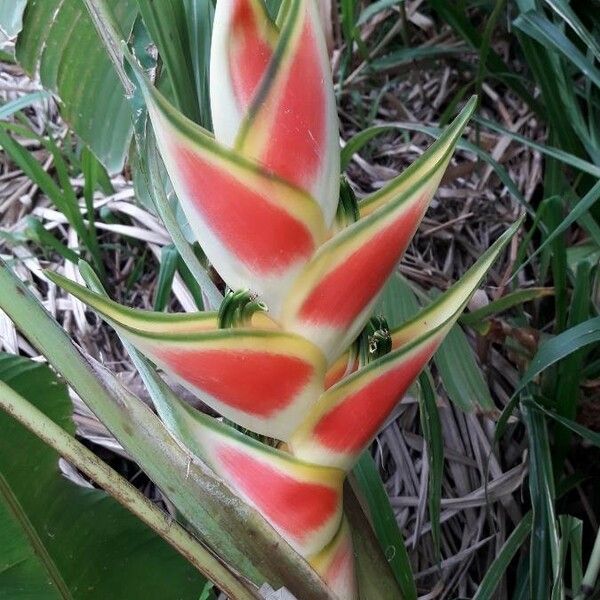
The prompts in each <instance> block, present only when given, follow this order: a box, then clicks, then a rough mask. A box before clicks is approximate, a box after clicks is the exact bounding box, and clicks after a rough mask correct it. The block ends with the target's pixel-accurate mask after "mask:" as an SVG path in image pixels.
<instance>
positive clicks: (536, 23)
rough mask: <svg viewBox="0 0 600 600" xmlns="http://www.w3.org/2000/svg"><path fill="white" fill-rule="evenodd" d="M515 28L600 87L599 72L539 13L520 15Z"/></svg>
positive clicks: (532, 12) (531, 12)
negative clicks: (559, 54) (553, 51)
mask: <svg viewBox="0 0 600 600" xmlns="http://www.w3.org/2000/svg"><path fill="white" fill-rule="evenodd" d="M513 23H514V25H515V27H517V28H519V29H520V30H521V31H523V32H524V33H526V34H527V35H528V36H530V37H532V38H533V39H534V40H536V41H537V42H539V43H540V44H542V45H543V46H544V47H546V48H552V49H554V50H556V51H557V52H559V53H561V54H562V55H563V56H565V57H566V58H567V59H568V60H569V61H570V62H572V63H573V64H574V65H575V66H576V67H577V68H578V69H579V70H580V71H581V72H582V73H583V74H584V75H585V76H586V77H587V78H588V79H589V80H590V81H591V82H592V83H593V84H594V85H596V86H597V87H600V71H599V70H598V69H597V68H596V67H595V66H594V64H593V63H592V62H591V61H590V60H588V58H587V57H586V56H585V55H584V54H582V53H581V52H580V51H579V50H578V49H577V47H576V46H575V45H574V44H573V42H571V40H569V38H567V36H566V35H565V34H564V33H563V32H562V31H561V29H560V28H559V27H558V26H557V25H555V24H554V23H552V22H551V21H550V20H548V19H547V18H546V17H545V16H544V15H543V14H542V13H541V12H536V11H530V12H526V13H522V14H521V15H519V16H518V17H517V18H516V19H515V20H514V22H513Z"/></svg>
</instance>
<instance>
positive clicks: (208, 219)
mask: <svg viewBox="0 0 600 600" xmlns="http://www.w3.org/2000/svg"><path fill="white" fill-rule="evenodd" d="M131 64H132V67H133V68H134V71H135V73H136V77H137V81H138V83H139V85H140V87H141V88H142V91H143V93H144V97H145V99H146V104H147V106H148V112H149V115H150V118H151V121H152V125H153V127H154V131H155V133H156V138H157V144H158V148H159V150H160V153H161V156H162V158H163V160H164V162H165V166H166V167H167V171H168V173H169V176H170V178H171V181H172V183H173V187H174V188H175V191H176V192H177V196H178V198H179V201H180V202H181V205H182V207H183V209H184V212H185V214H186V216H187V219H188V221H189V222H190V225H191V227H192V229H193V231H194V234H195V235H196V237H197V239H198V241H199V242H200V243H201V245H202V248H203V250H204V252H205V253H206V256H207V257H208V259H209V260H210V261H211V263H212V264H213V265H214V267H215V268H216V269H217V271H218V272H219V273H220V275H221V276H222V277H223V279H224V280H225V281H226V282H227V284H228V285H229V287H231V288H232V289H251V290H252V291H253V292H255V293H257V294H258V295H259V296H260V297H261V298H262V299H263V300H264V301H265V302H266V303H267V304H268V305H269V307H270V308H271V309H272V310H273V311H274V313H275V314H276V313H277V310H278V307H279V305H280V303H281V298H282V295H283V294H284V293H285V290H286V289H287V287H288V286H289V284H290V283H291V281H292V280H293V279H294V278H295V276H296V275H297V273H298V272H299V270H300V269H301V268H302V267H303V266H304V264H305V263H306V261H307V260H308V258H309V257H310V256H312V254H313V253H314V251H315V250H316V248H318V246H319V245H320V244H321V243H322V241H323V240H324V238H325V235H326V230H325V224H324V221H323V217H322V214H321V209H320V207H319V205H318V204H317V203H316V202H315V200H314V199H313V198H312V197H311V196H310V195H309V194H307V193H306V192H304V191H302V190H301V189H299V188H297V187H295V186H294V185H292V184H290V183H288V182H287V181H284V180H283V179H281V178H279V177H277V176H276V175H273V174H270V173H268V172H266V171H265V170H263V169H262V168H261V167H260V166H259V165H257V164H255V163H254V162H252V161H249V160H246V159H244V158H243V157H241V156H239V155H238V154H236V153H234V152H232V151H231V150H229V149H227V148H226V147H224V146H222V145H221V144H219V143H218V142H216V141H215V140H214V138H213V137H212V135H211V134H210V133H208V132H207V131H205V130H204V129H202V128H201V127H200V126H198V125H196V124H195V123H193V122H192V121H190V120H189V119H187V118H186V117H185V116H184V115H182V114H181V113H180V112H179V111H177V110H176V109H175V108H174V107H173V106H172V105H171V104H170V103H169V101H168V100H167V99H166V98H165V97H164V96H163V95H162V94H161V93H160V92H159V91H158V90H156V89H155V88H153V87H152V86H151V85H150V84H149V82H148V81H147V80H146V78H145V76H144V75H143V74H142V73H141V71H140V70H139V67H138V66H137V65H136V64H135V61H134V60H131Z"/></svg>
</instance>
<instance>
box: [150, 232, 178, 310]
mask: <svg viewBox="0 0 600 600" xmlns="http://www.w3.org/2000/svg"><path fill="white" fill-rule="evenodd" d="M178 262H179V253H178V252H177V249H176V248H175V246H173V245H172V244H171V245H169V246H164V247H163V248H162V250H161V252H160V269H159V270H158V281H157V282H156V289H155V290H154V310H155V311H156V312H162V311H163V310H165V308H166V307H167V304H168V303H169V297H170V295H171V287H172V285H173V278H174V277H175V271H176V270H177V264H178Z"/></svg>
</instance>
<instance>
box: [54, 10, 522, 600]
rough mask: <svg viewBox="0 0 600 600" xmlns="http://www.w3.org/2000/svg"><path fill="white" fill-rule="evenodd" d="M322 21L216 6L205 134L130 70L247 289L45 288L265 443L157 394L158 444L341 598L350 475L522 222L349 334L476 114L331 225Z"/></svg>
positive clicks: (351, 594) (331, 141) (188, 190)
mask: <svg viewBox="0 0 600 600" xmlns="http://www.w3.org/2000/svg"><path fill="white" fill-rule="evenodd" d="M321 25H322V24H321V23H320V22H319V11H318V8H317V5H316V2H315V0H284V1H283V4H282V9H281V13H280V15H279V17H278V18H277V19H276V21H275V22H273V21H272V20H271V18H270V17H269V14H268V12H267V10H266V8H265V5H264V3H263V0H217V5H216V12H215V23H214V33H213V40H212V54H211V103H212V117H213V124H214V128H215V134H214V135H213V134H212V133H210V132H208V131H206V130H204V129H202V128H201V127H200V126H198V125H197V124H196V123H193V122H192V121H190V120H189V119H187V118H186V117H185V116H184V115H183V114H181V113H180V112H179V111H178V110H177V109H176V108H174V107H173V106H172V105H171V104H170V103H169V101H168V100H167V99H166V98H165V97H164V96H163V95H162V94H161V93H160V92H158V91H157V90H156V89H155V88H154V87H153V86H152V85H151V84H150V82H149V81H148V79H147V78H146V76H145V75H144V74H143V72H142V71H141V70H140V68H139V66H137V64H136V62H135V59H133V58H131V57H129V60H130V61H131V64H132V67H133V70H134V72H135V76H136V80H137V82H138V85H139V87H140V89H141V91H142V92H143V94H144V97H145V99H146V104H147V107H148V113H149V116H150V120H151V122H152V126H153V128H154V132H155V135H156V139H157V146H158V148H159V150H160V153H161V155H162V158H163V161H164V163H165V166H166V169H167V171H168V173H169V176H170V178H171V181H172V183H173V187H174V189H175V191H176V193H177V196H178V198H179V201H180V203H181V206H182V208H183V210H184V212H185V214H186V216H187V219H188V221H189V223H190V226H191V228H192V230H193V232H194V234H195V235H196V237H197V239H198V241H199V242H200V244H201V246H202V248H203V250H204V252H205V254H206V256H207V257H208V259H209V260H210V262H211V263H212V265H213V266H214V267H215V269H216V270H217V271H218V272H219V274H220V275H221V277H222V278H223V280H224V281H225V282H226V284H227V286H228V287H229V288H230V289H232V290H235V291H240V290H243V293H241V294H238V293H236V294H233V295H229V296H227V297H226V299H225V301H224V303H223V306H222V307H221V311H220V312H218V313H217V312H211V313H196V314H183V315H182V314H162V313H160V314H159V313H152V312H148V311H139V310H134V309H131V308H125V307H121V306H119V305H118V304H117V303H115V302H113V301H111V300H107V299H106V298H104V297H103V296H100V295H98V294H95V293H93V292H91V291H89V290H87V289H86V288H84V287H82V286H79V285H78V284H76V283H74V282H71V281H69V280H67V279H65V278H64V277H61V276H60V275H56V274H49V275H48V276H49V278H50V279H52V280H53V281H55V282H56V283H57V284H59V285H61V286H62V287H63V288H65V289H66V290H68V291H69V292H71V293H72V294H73V295H75V296H77V297H78V298H80V299H81V300H83V301H84V302H86V303H87V304H89V305H90V306H91V307H93V308H94V309H95V310H96V311H97V312H98V313H99V314H100V315H101V316H102V317H103V318H104V319H105V320H106V321H107V322H108V323H109V324H111V325H112V326H113V327H114V328H115V329H116V331H117V332H118V333H119V334H120V335H121V336H122V337H123V338H124V339H125V340H127V341H129V342H130V343H131V344H133V345H134V346H135V347H136V348H137V349H139V350H140V351H141V352H143V353H144V354H145V355H146V356H147V357H148V358H149V359H151V360H152V361H153V362H154V363H155V364H156V365H157V366H158V367H160V368H161V369H162V370H163V371H164V372H165V373H167V374H169V375H170V376H171V377H172V378H174V379H175V380H177V381H178V382H180V383H181V384H182V385H184V386H185V387H187V388H188V389H189V390H191V391H192V392H193V393H195V394H196V395H197V396H198V397H199V398H200V399H202V400H203V401H204V402H205V403H206V404H207V405H209V406H210V407H212V408H213V409H214V410H215V411H217V412H218V413H219V414H221V415H222V416H223V417H225V418H226V419H228V420H229V421H232V422H233V423H235V424H236V425H237V426H239V427H241V428H243V429H245V430H249V431H251V432H254V433H256V434H260V435H262V436H265V437H267V438H270V440H271V441H270V443H269V444H267V443H263V441H259V440H258V439H253V438H252V437H250V436H249V435H247V434H246V433H243V432H242V431H238V430H236V429H235V428H233V427H231V426H230V425H228V424H226V423H222V422H220V421H218V420H215V419H214V418H212V417H209V416H207V415H205V414H203V413H201V412H199V411H197V410H196V409H194V408H192V407H190V406H188V405H187V404H185V403H184V402H182V401H181V400H179V399H178V398H177V397H176V396H175V395H174V394H173V393H172V392H171V391H170V390H168V389H167V390H166V391H165V393H164V394H163V395H162V396H161V398H159V399H158V400H155V403H156V409H157V412H158V413H159V415H160V417H161V419H162V420H163V421H164V423H165V425H166V426H167V428H168V429H169V431H170V432H171V434H172V435H173V436H174V437H175V438H176V439H177V440H178V441H179V442H180V443H181V444H182V445H184V446H185V447H186V448H187V449H188V451H189V452H190V453H191V454H193V455H195V456H197V457H199V458H200V459H202V460H203V461H204V462H206V464H207V465H209V466H210V467H211V468H212V469H213V470H214V471H215V473H217V474H218V475H219V476H221V477H222V478H223V480H224V481H225V482H227V484H228V485H229V486H230V487H231V488H232V489H233V490H234V491H235V492H236V493H237V494H239V496H240V497H241V498H243V499H244V501H245V502H247V503H248V504H249V505H251V506H252V507H254V508H255V509H256V510H258V511H259V512H260V513H261V514H262V515H263V516H264V517H265V518H266V519H267V520H268V521H269V522H270V523H271V525H272V526H273V528H274V529H276V530H277V531H278V532H279V533H280V534H281V536H282V537H283V538H284V539H285V540H287V542H288V543H289V544H290V545H291V546H292V547H293V548H295V549H296V551H297V552H298V553H300V554H301V555H302V556H303V557H304V558H305V559H306V560H307V561H308V562H309V563H310V564H311V565H312V566H313V568H314V569H315V570H316V572H317V573H319V574H320V575H321V577H322V578H323V580H324V581H325V582H326V583H327V584H328V585H329V586H330V588H331V589H332V591H333V593H334V594H336V595H337V596H338V597H339V598H340V600H355V598H356V597H357V593H358V592H357V585H356V577H355V574H354V558H353V549H352V539H351V534H350V530H349V527H348V524H347V522H346V520H345V518H344V516H343V505H342V484H343V480H344V477H345V474H346V473H347V472H348V471H349V470H350V469H351V468H352V467H353V465H354V463H355V462H356V460H357V458H358V456H359V455H360V453H361V452H363V451H364V450H365V449H366V448H367V447H368V445H369V444H370V443H371V441H372V440H373V438H374V436H375V435H376V434H377V432H378V430H379V429H380V427H381V426H382V425H383V423H384V422H385V420H386V419H387V418H388V417H389V415H390V413H391V412H392V411H393V409H394V407H395V406H396V404H397V403H398V402H399V401H401V399H402V397H403V395H404V393H405V392H406V390H407V389H408V387H409V386H410V385H411V384H412V383H413V382H414V381H415V379H416V378H417V376H418V375H419V373H420V372H421V370H422V369H423V368H424V367H425V365H426V364H427V362H428V361H429V359H430V358H431V357H432V355H433V354H434V353H435V351H436V349H437V348H438V347H439V345H440V344H441V342H442V340H443V339H444V337H445V335H446V334H447V333H448V331H449V330H450V328H451V327H452V326H453V325H454V323H455V322H456V320H457V319H458V317H459V316H460V314H461V312H462V311H463V310H464V308H465V306H466V305H467V303H468V301H469V299H470V298H471V296H472V294H473V293H474V292H475V290H476V289H477V287H478V286H479V285H480V283H481V281H482V279H483V278H484V276H485V274H486V272H487V271H488V270H489V268H490V267H491V265H492V264H493V262H494V261H495V260H496V258H497V257H498V256H499V254H500V252H501V251H502V249H503V248H504V246H505V245H506V243H507V242H508V240H509V239H510V238H511V236H512V235H513V234H514V233H515V231H516V230H517V228H518V225H519V224H515V225H514V226H512V227H511V228H510V229H509V230H508V231H507V232H506V233H505V234H504V235H502V236H501V237H500V238H499V239H498V240H497V241H496V242H495V243H494V244H493V245H492V247H491V248H490V249H489V250H488V251H487V252H486V253H485V254H484V255H482V256H481V257H480V258H479V260H478V261H477V262H476V263H475V265H474V266H473V267H472V268H471V269H470V270H469V271H468V272H467V274H466V275H465V276H464V277H463V279H461V280H460V281H459V282H458V283H456V284H455V285H454V286H453V287H452V288H450V289H449V290H448V291H446V292H445V293H444V294H442V295H441V296H440V297H439V298H438V299H437V300H435V302H433V303H432V304H431V305H430V306H429V307H427V308H425V309H424V310H423V311H421V312H420V313H419V314H418V315H417V316H415V317H414V318H413V319H411V320H410V321H408V322H407V323H405V324H403V325H402V326H401V327H398V328H396V329H395V330H393V331H387V329H385V326H384V325H383V324H381V325H380V327H381V329H378V330H377V331H376V332H375V334H377V335H379V336H380V337H379V338H377V339H382V340H385V343H383V344H382V345H381V347H380V346H379V345H378V344H379V342H378V343H377V344H376V350H377V352H375V353H374V354H372V355H371V354H369V351H367V352H365V351H364V338H365V336H367V337H368V335H367V333H364V334H363V335H362V339H363V341H362V342H360V341H359V342H356V340H357V338H359V336H360V334H361V331H363V329H364V328H365V326H366V325H367V323H368V322H369V319H370V318H371V316H372V315H371V313H372V310H373V307H374V304H375V302H376V300H377V297H378V295H379V293H380V291H381V290H382V288H383V286H384V285H385V282H386V281H387V279H388V277H389V276H390V275H391V274H392V273H393V272H394V269H395V268H396V265H397V263H398V262H399V260H400V259H401V257H402V254H403V253H404V251H405V250H406V248H407V246H408V244H409V243H410V240H411V238H412V237H413V235H414V233H415V231H416V230H417V228H418V226H419V223H420V221H421V219H422V218H423V215H424V214H425V211H426V210H427V207H428V205H429V203H430V201H431V199H432V198H433V195H434V194H435V191H436V189H437V187H438V185H439V183H440V181H441V179H442V177H443V174H444V172H445V169H446V167H447V166H448V164H449V162H450V160H451V156H452V153H453V150H454V148H455V146H456V144H457V142H458V140H459V138H460V136H461V134H462V132H463V130H464V128H465V126H466V124H467V122H468V120H469V118H470V117H471V115H472V113H473V111H474V109H475V104H476V101H475V99H471V100H470V101H469V102H467V103H466V105H465V107H464V108H463V110H462V112H461V113H460V114H459V116H458V117H457V118H456V119H455V121H454V122H453V123H452V124H451V125H450V126H449V127H448V128H447V129H446V131H445V132H444V133H443V134H442V135H441V137H440V138H439V139H438V140H437V141H436V142H435V143H434V144H432V145H431V147H430V148H429V149H428V150H427V151H426V152H425V153H424V154H423V155H422V156H421V158H420V159H419V160H417V161H416V162H415V163H414V164H413V165H412V166H411V167H409V168H408V169H407V170H406V171H405V172H404V173H402V174H401V175H400V176H398V177H397V178H395V179H393V180H392V181H391V182H390V183H388V184H387V185H386V186H385V187H383V188H382V189H381V190H379V191H377V192H375V193H374V194H372V195H370V196H368V197H367V198H365V199H363V200H362V201H360V202H359V203H358V204H357V205H356V203H355V204H352V211H351V212H350V213H348V214H349V215H350V216H349V217H348V218H345V217H344V218H339V217H338V218H337V219H335V222H334V217H335V216H336V211H337V209H338V203H339V202H340V193H339V192H340V189H339V181H340V180H339V164H340V163H339V148H338V142H339V140H338V122H337V115H336V109H335V97H334V94H333V84H332V77H331V73H330V71H329V69H330V67H329V61H328V55H327V49H326V45H325V41H324V39H323V28H322V26H321ZM342 191H343V193H342V205H343V206H345V205H344V202H346V201H347V200H348V198H346V197H345V196H344V194H345V192H346V191H348V190H347V188H342ZM351 200H352V202H353V201H354V200H353V198H352V199H351ZM254 295H256V297H257V300H254V299H252V300H251V301H250V300H249V299H250V298H254ZM247 302H250V303H249V304H248V303H247ZM260 302H262V303H264V306H263V305H262V304H260ZM253 303H256V304H253ZM257 307H258V308H259V309H260V310H255V309H256V308H257ZM263 308H265V309H266V312H265V311H263V310H262V309H263ZM228 315H229V316H228ZM231 315H233V317H232V316H231ZM371 322H372V321H371ZM375 334H373V339H375V337H376V335H375ZM369 339H371V338H369ZM367 350H369V349H367ZM274 446H277V447H274Z"/></svg>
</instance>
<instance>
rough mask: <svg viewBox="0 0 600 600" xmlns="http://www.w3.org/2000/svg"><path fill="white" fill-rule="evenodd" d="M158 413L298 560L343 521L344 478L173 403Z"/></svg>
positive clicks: (326, 540)
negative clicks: (261, 517) (286, 543)
mask: <svg viewBox="0 0 600 600" xmlns="http://www.w3.org/2000/svg"><path fill="white" fill-rule="evenodd" d="M162 404H163V405H162V406H159V407H157V408H158V410H159V413H160V414H161V416H162V417H163V420H165V423H166V424H167V427H168V428H169V429H170V431H171V433H172V434H173V435H174V436H175V437H176V438H177V439H179V440H180V441H181V442H182V443H184V444H185V446H186V447H187V448H188V449H189V450H190V451H191V452H193V453H194V454H195V455H196V456H199V457H200V458H202V459H203V460H204V461H205V462H206V463H207V464H208V465H210V467H211V468H212V469H213V470H214V471H215V472H216V473H217V474H219V475H220V476H221V477H222V478H223V479H224V481H225V482H226V483H227V484H228V485H229V486H230V487H231V488H232V489H233V490H234V491H235V492H236V493H238V494H239V495H240V496H241V497H243V498H244V499H245V500H246V502H248V503H249V504H251V505H252V506H254V507H255V508H256V509H257V510H258V511H259V512H260V513H261V514H262V515H263V516H264V517H265V518H266V519H267V520H268V521H269V522H270V523H271V524H272V525H273V527H274V528H275V529H276V530H277V531H278V532H279V533H280V534H281V535H282V536H283V537H284V538H285V539H286V540H287V541H288V542H289V544H290V545H291V546H292V547H293V548H295V549H296V550H297V551H298V552H299V553H301V554H302V555H303V556H312V555H314V554H316V553H318V552H320V551H321V550H322V548H323V547H325V546H326V545H327V544H329V542H330V540H331V539H332V538H333V536H334V535H335V533H336V531H338V529H339V527H340V523H341V520H342V486H343V481H344V473H343V472H342V471H340V470H338V469H332V468H329V467H323V466H320V465H315V464H309V463H305V462H303V461H302V460H299V459H298V458H295V457H293V456H291V455H290V454H289V453H287V452H282V451H280V450H276V449H274V448H271V447H270V446H267V445H265V444H263V443H261V442H259V441H257V440H254V439H251V438H249V437H248V436H246V435H244V434H242V433H240V432H239V431H236V430H235V429H233V428H232V427H229V426H227V425H224V424H222V423H219V422H217V421H215V420H214V419H212V418H210V417H208V416H207V415H204V414H202V413H199V412H198V411H194V410H193V409H192V408H190V407H189V406H187V405H186V404H184V403H183V402H181V401H179V400H178V399H176V398H174V397H173V396H168V397H164V398H163V401H162Z"/></svg>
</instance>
